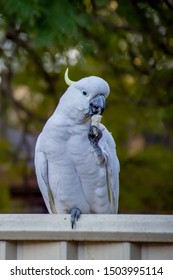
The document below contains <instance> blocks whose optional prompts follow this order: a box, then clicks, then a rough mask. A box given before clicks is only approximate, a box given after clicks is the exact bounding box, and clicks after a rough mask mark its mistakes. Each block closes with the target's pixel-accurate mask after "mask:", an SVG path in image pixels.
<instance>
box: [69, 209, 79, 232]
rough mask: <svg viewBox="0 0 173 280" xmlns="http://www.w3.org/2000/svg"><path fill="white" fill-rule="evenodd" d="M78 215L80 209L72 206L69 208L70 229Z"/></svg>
mask: <svg viewBox="0 0 173 280" xmlns="http://www.w3.org/2000/svg"><path fill="white" fill-rule="evenodd" d="M80 215H81V211H80V209H79V208H73V209H72V210H71V228H72V229H73V228H74V226H75V224H76V221H78V220H79V218H80Z"/></svg>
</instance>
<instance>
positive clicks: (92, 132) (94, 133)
mask: <svg viewBox="0 0 173 280" xmlns="http://www.w3.org/2000/svg"><path fill="white" fill-rule="evenodd" d="M101 137H102V131H101V130H100V129H99V128H98V127H97V126H95V125H91V126H90V128H89V132H88V139H89V141H90V143H91V145H93V146H95V145H97V144H98V142H99V140H100V138H101Z"/></svg>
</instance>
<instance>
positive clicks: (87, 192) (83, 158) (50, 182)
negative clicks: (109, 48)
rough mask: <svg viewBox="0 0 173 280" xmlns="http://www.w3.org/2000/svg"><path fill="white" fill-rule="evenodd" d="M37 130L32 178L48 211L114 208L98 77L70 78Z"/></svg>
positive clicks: (114, 179)
mask: <svg viewBox="0 0 173 280" xmlns="http://www.w3.org/2000/svg"><path fill="white" fill-rule="evenodd" d="M65 81H66V83H67V85H68V86H69V87H68V88H67V90H66V92H65V93H64V94H63V95H62V97H61V98H60V101H59V104H58V105H57V107H56V109H55V111H54V113H53V114H52V116H51V117H50V118H49V119H48V121H47V122H46V124H45V126H44V127H43V130H42V132H41V133H40V135H39V137H38V139H37V143H36V148H35V170H36V175H37V181H38V185H39V188H40V191H41V193H42V196H43V199H44V201H45V204H46V206H47V209H48V211H49V213H53V214H56V213H69V214H71V226H72V228H73V227H74V225H75V224H76V221H77V220H78V219H79V217H80V215H81V213H84V214H89V213H95V214H113V213H117V211H118V197H119V170H120V167H119V161H118V158H117V155H116V146H115V142H114V140H113V137H112V135H111V133H110V132H109V131H108V130H107V129H106V127H105V126H104V125H103V124H101V123H100V121H101V117H102V116H101V114H102V113H103V111H104V109H105V104H106V102H105V100H106V98H107V96H108V94H109V91H110V89H109V85H108V83H107V82H106V81H105V80H103V79H102V78H99V77H96V76H91V77H86V78H83V79H81V80H79V81H76V82H73V81H71V80H70V79H69V77H68V69H67V70H66V72H65Z"/></svg>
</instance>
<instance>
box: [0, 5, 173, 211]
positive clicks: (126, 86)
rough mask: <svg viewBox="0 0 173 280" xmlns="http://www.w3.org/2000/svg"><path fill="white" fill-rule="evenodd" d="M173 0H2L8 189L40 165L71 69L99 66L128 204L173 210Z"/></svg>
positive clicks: (4, 202)
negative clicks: (42, 135) (45, 134)
mask: <svg viewBox="0 0 173 280" xmlns="http://www.w3.org/2000/svg"><path fill="white" fill-rule="evenodd" d="M172 30H173V2H172V0H167V1H166V0H165V1H162V0H158V1H151V0H150V1H149V0H148V1H142V0H139V1H135V0H132V1H128V0H122V1H114V0H111V1H106V0H100V1H99V0H95V1H94V0H83V1H78V0H77V1H76V0H75V1H74V0H71V1H69V0H63V1H56V0H52V1H48V0H44V1H43V0H25V1H23V0H18V1H13V0H1V2H0V54H1V55H0V90H1V91H0V94H1V95H0V96H1V101H0V106H1V110H0V114H1V120H0V126H1V127H0V130H1V138H0V174H1V182H0V188H1V193H2V192H3V195H2V196H1V198H0V209H1V211H10V198H9V186H10V185H11V184H12V183H14V182H20V181H21V180H23V181H24V182H25V186H26V188H27V186H28V181H27V180H28V178H29V176H30V174H32V173H33V150H34V142H35V139H36V136H37V135H38V133H39V132H40V130H41V128H42V126H43V124H44V122H45V120H46V119H47V118H48V116H49V115H50V114H51V113H52V111H53V110H54V108H55V106H56V105H57V103H58V100H59V98H60V96H61V95H62V93H63V92H64V91H65V89H66V86H65V83H64V79H63V75H64V71H65V69H66V67H67V65H68V66H69V68H70V77H71V78H72V79H73V80H78V79H80V78H82V77H84V76H89V75H98V76H101V77H103V78H104V79H106V80H107V81H108V83H109V84H110V87H111V94H110V96H109V99H108V104H107V110H106V112H105V114H104V118H103V122H104V123H105V124H106V125H107V126H108V128H109V129H110V130H111V131H112V133H113V136H114V138H115V139H116V143H117V151H118V155H119V158H120V162H121V176H120V184H121V191H120V212H124V213H172V212H173V172H172V166H173V154H172V150H173V129H172V128H173V82H172V77H173V32H172Z"/></svg>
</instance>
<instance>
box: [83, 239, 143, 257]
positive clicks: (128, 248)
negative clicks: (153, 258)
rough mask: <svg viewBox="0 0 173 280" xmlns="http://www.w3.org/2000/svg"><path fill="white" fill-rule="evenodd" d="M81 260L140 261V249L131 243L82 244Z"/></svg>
mask: <svg viewBox="0 0 173 280" xmlns="http://www.w3.org/2000/svg"><path fill="white" fill-rule="evenodd" d="M78 259H80V260H87V259H90V260H120V259H121V260H130V259H140V249H138V248H137V245H133V244H130V243H129V242H80V243H79V245H78Z"/></svg>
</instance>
